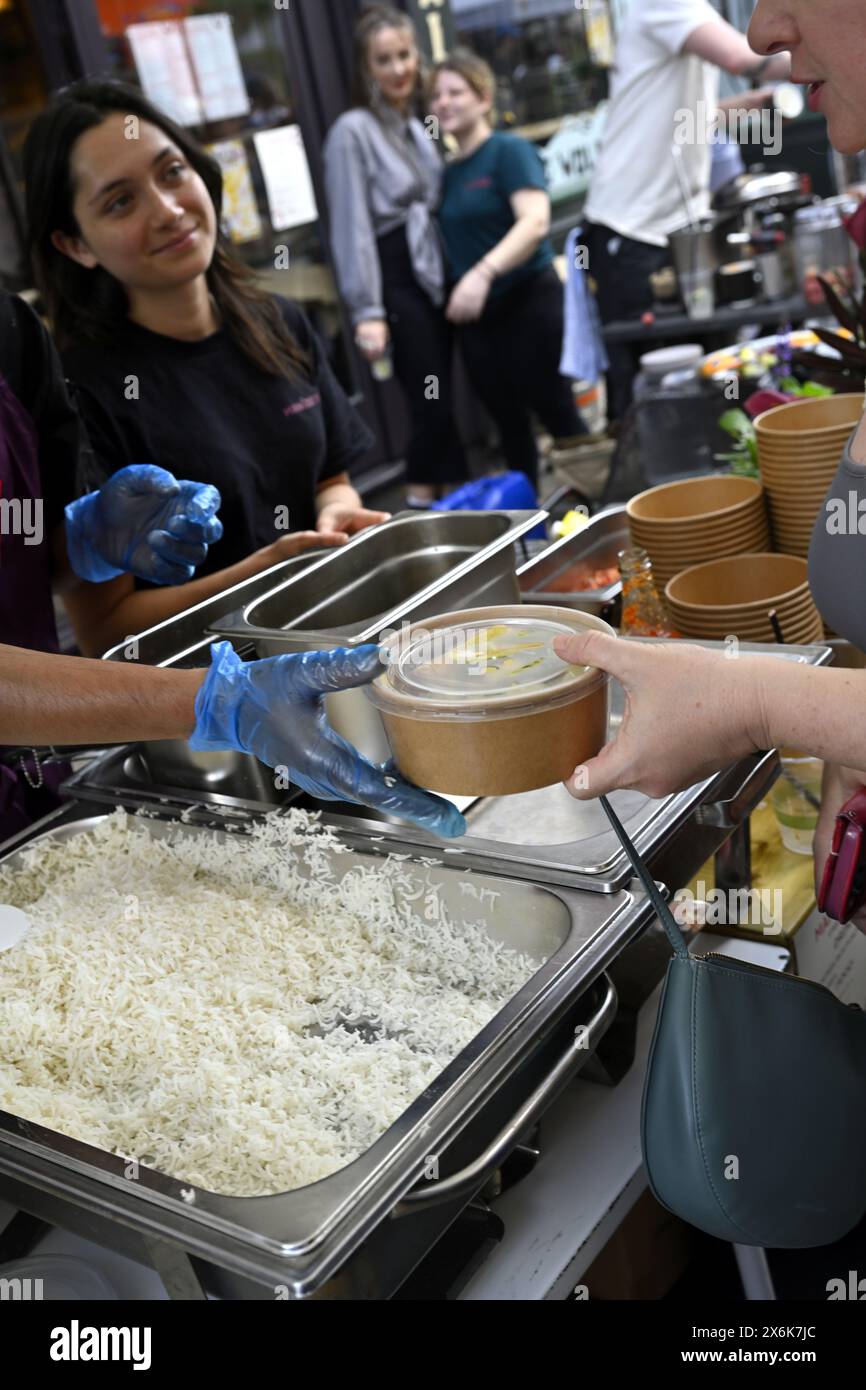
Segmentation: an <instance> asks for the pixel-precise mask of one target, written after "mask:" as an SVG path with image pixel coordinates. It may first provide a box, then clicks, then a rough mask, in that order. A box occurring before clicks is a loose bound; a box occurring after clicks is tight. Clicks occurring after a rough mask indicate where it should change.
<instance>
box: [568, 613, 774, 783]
mask: <svg viewBox="0 0 866 1390" xmlns="http://www.w3.org/2000/svg"><path fill="white" fill-rule="evenodd" d="M554 650H555V651H556V653H557V655H558V656H559V657H561V658H562V660H563V661H567V662H569V663H570V664H571V665H576V666H577V665H587V666H597V667H599V668H600V669H601V670H602V671H609V672H610V674H611V675H612V676H614V677H615V678H616V679H617V680H618V681H619V682H620V684H621V685H622V686H623V688H624V689H625V695H626V708H625V716H624V718H623V721H622V724H621V726H620V729H619V732H618V734H617V736H616V738H615V739H614V740H613V742H612V743H609V744H607V745H606V747H604V748H603V749H602V751H601V752H600V753H599V754H598V756H597V757H595V758H592V759H591V760H590V761H589V762H588V763H586V764H584V766H582V767H579V768H577V769H575V773H574V775H573V776H572V777H571V778H570V779H569V781H568V782H567V783H566V786H567V787H568V790H569V791H570V792H571V794H572V796H574V797H576V798H577V800H579V801H589V800H591V799H592V798H593V797H596V796H602V795H604V794H606V793H607V792H611V791H615V790H616V789H617V788H620V787H634V788H636V789H637V790H638V791H642V792H644V793H645V794H646V795H647V796H652V797H661V796H667V795H668V794H669V793H671V792H675V791H680V790H682V789H683V788H685V787H690V786H693V785H694V783H695V782H700V781H702V780H703V779H704V778H706V777H709V776H711V775H712V774H713V773H714V772H717V771H719V770H720V769H721V768H725V767H727V766H728V765H729V764H730V763H732V762H735V761H737V760H738V759H739V758H743V757H746V756H747V755H748V754H749V753H752V752H755V751H756V750H757V749H759V748H763V747H765V746H766V744H765V743H764V742H763V741H762V740H763V739H764V738H765V734H764V731H763V728H762V721H761V705H762V702H761V694H760V687H761V673H760V667H759V666H758V667H756V665H755V663H756V662H760V660H761V658H759V657H752V658H748V657H742V658H738V659H736V660H730V659H728V658H727V657H726V656H725V655H724V654H723V653H721V652H708V651H705V650H704V649H703V648H702V647H693V646H690V645H688V644H687V643H685V642H672V643H670V644H665V645H661V644H656V643H643V642H630V641H625V640H623V639H622V638H617V637H608V636H607V635H606V633H603V632H588V633H586V634H585V635H582V636H579V637H567V638H561V637H558V638H557V639H556V641H555V642H554ZM765 659H766V660H772V658H769V657H768V658H765Z"/></svg>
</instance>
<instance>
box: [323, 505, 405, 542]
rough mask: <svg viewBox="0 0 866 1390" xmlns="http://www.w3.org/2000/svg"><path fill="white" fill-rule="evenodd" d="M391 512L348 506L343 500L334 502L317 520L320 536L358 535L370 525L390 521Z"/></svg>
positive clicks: (325, 508)
mask: <svg viewBox="0 0 866 1390" xmlns="http://www.w3.org/2000/svg"><path fill="white" fill-rule="evenodd" d="M390 519H391V513H390V512H374V511H370V510H369V509H368V508H367V507H347V506H345V505H344V504H343V503H341V502H333V503H331V504H330V505H329V506H327V507H323V508H322V510H321V511H320V512H319V516H318V519H317V521H316V531H317V532H318V534H319V537H320V538H321V537H323V536H332V535H335V534H336V535H343V536H356V535H357V534H358V532H359V531H366V530H367V528H368V527H370V526H381V525H382V522H383V521H390Z"/></svg>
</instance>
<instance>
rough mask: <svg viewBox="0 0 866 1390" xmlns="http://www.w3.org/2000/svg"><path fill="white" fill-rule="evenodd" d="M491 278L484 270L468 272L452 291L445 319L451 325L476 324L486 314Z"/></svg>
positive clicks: (474, 269) (475, 269)
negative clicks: (485, 308)
mask: <svg viewBox="0 0 866 1390" xmlns="http://www.w3.org/2000/svg"><path fill="white" fill-rule="evenodd" d="M490 284H491V281H490V277H489V276H488V275H485V274H484V271H483V270H478V269H477V268H474V267H473V269H472V270H467V272H466V274H465V275H464V276H463V278H462V279H461V280H458V281H457V284H456V285H455V286H454V289H453V290H452V291H451V298H450V299H449V300H448V307H447V309H446V310H445V317H446V318H447V319H449V320H450V321H451V323H475V322H476V320H477V319H480V318H481V315H482V314H483V313H484V306H485V305H486V303H487V299H488V296H489V294H490Z"/></svg>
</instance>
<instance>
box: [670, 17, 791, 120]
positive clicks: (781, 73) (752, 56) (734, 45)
mask: <svg viewBox="0 0 866 1390" xmlns="http://www.w3.org/2000/svg"><path fill="white" fill-rule="evenodd" d="M683 52H684V53H693V54H695V55H696V56H697V57H698V58H703V59H704V61H705V62H707V63H712V64H714V66H715V67H717V68H721V69H722V71H723V72H729V73H730V74H731V75H732V76H733V77H748V78H750V79H751V80H752V81H753V82H754V83H755V84H756V85H757V84H758V83H762V82H785V81H786V80H787V78H788V77H789V76H790V74H791V57H790V54H788V53H777V54H776V55H775V57H773V58H762V57H761V55H760V53H756V52H755V50H754V49H753V48H752V46H751V44H750V43H749V40H748V39H747V38H746V37H745V35H744V34H741V33H740V31H739V30H738V29H735V28H734V26H733V25H732V24H728V22H727V20H724V19H719V20H712V19H711V20H708V21H707V23H706V24H699V25H698V27H697V29H693V30H692V32H691V34H689V37H688V38H687V39H686V41H685V43H684V45H683ZM741 104H742V103H741Z"/></svg>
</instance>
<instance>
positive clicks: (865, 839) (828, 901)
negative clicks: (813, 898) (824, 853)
mask: <svg viewBox="0 0 866 1390" xmlns="http://www.w3.org/2000/svg"><path fill="white" fill-rule="evenodd" d="M864 902H866V787H861V788H860V790H859V791H857V792H855V793H854V795H853V796H852V797H851V800H850V801H846V803H845V805H844V806H843V807H842V810H841V811H840V812H839V814H838V816H837V817H836V828H835V829H834V831H833V844H832V846H831V849H830V855H829V857H828V859H827V863H826V864H825V865H824V875H823V878H822V879H821V888H820V891H819V893H818V909H819V911H821V912H823V913H825V914H826V915H827V916H828V917H832V918H833V920H834V921H835V922H850V920H851V918H852V917H853V916H854V914H855V912H856V911H857V910H858V908H861V907H862V906H863V904H864Z"/></svg>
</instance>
